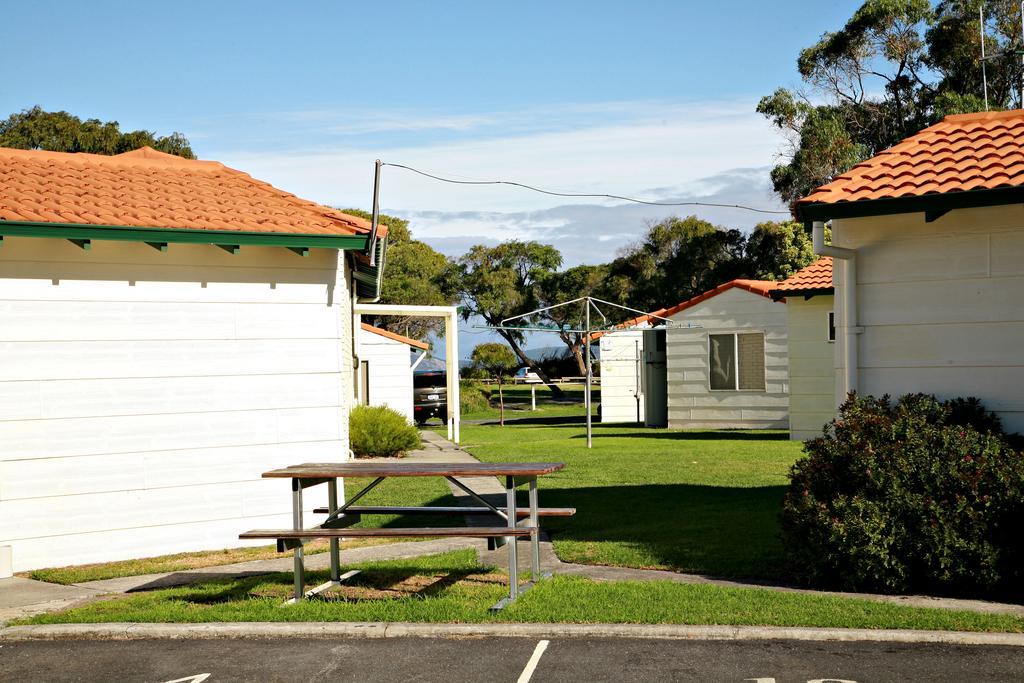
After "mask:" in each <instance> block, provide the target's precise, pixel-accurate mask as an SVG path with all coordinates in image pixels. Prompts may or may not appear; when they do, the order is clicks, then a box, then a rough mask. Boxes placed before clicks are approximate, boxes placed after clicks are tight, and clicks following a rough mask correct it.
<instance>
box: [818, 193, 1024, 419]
mask: <svg viewBox="0 0 1024 683" xmlns="http://www.w3.org/2000/svg"><path fill="white" fill-rule="evenodd" d="M832 239H833V243H835V244H836V245H838V246H842V247H849V248H852V249H856V250H857V254H858V255H857V269H858V285H857V295H858V302H859V323H860V325H861V326H862V327H863V330H864V331H863V332H862V333H861V334H860V335H859V339H858V353H859V362H858V370H857V376H858V383H859V390H860V392H861V393H864V394H871V395H875V396H880V395H882V394H886V393H888V394H891V395H893V396H894V397H896V396H899V395H901V394H905V393H909V392H918V391H922V392H927V393H933V394H936V395H937V396H939V397H940V398H953V397H957V396H977V397H978V398H980V399H982V401H983V402H984V404H985V406H986V407H987V408H988V409H989V410H993V411H995V412H996V413H998V414H999V416H1000V417H1001V418H1002V420H1003V423H1004V427H1005V428H1006V429H1008V430H1009V431H1019V432H1024V393H1022V392H1021V387H1022V386H1024V351H1022V349H1024V214H1022V213H1021V209H1020V206H1005V207H991V208H981V209H964V210H958V211H952V212H950V213H948V214H946V215H945V216H942V217H941V218H939V219H938V220H936V221H933V222H931V223H926V222H925V221H924V214H920V213H918V214H904V215H899V216H885V217H878V218H860V219H849V220H841V221H840V220H837V221H834V222H833V226H832ZM837 263H838V262H837ZM836 271H837V275H836V278H837V288H836V304H837V312H836V316H837V321H838V320H840V319H841V317H840V316H841V311H840V310H838V309H841V303H840V302H841V298H842V297H841V296H840V292H841V289H840V288H841V287H842V286H843V283H842V275H841V269H839V268H837V269H836ZM837 346H839V347H840V348H837V349H836V351H837V356H836V358H837V359H838V365H839V366H840V368H839V369H838V370H837V373H841V372H842V368H841V365H842V359H843V357H844V356H843V355H842V349H841V336H840V338H839V340H837ZM837 376H841V374H839V375H837ZM841 386H842V383H841V382H837V391H841V388H839V387H841ZM836 398H837V400H841V398H842V397H840V396H837V397H836Z"/></svg>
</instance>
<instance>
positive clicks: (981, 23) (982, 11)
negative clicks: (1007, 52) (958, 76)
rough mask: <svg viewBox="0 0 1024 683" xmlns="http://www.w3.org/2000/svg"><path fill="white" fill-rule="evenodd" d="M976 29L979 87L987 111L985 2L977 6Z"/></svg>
mask: <svg viewBox="0 0 1024 683" xmlns="http://www.w3.org/2000/svg"><path fill="white" fill-rule="evenodd" d="M978 29H979V30H980V32H981V88H982V92H983V93H984V94H985V111H988V73H987V72H986V71H985V3H984V2H983V3H981V7H979V8H978Z"/></svg>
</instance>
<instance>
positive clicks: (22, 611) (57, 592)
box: [0, 576, 98, 622]
mask: <svg viewBox="0 0 1024 683" xmlns="http://www.w3.org/2000/svg"><path fill="white" fill-rule="evenodd" d="M97 594H98V593H97V591H95V590H93V589H91V588H86V587H82V586H62V585H59V584H55V583H46V582H45V581H35V580H33V579H26V578H23V577H20V576H12V577H10V578H7V579H0V622H6V621H10V620H11V619H20V618H22V617H28V616H32V615H33V614H40V613H42V612H49V611H51V610H57V609H64V608H66V607H70V606H72V605H75V604H78V603H79V602H81V601H83V600H88V599H91V598H93V597H95V596H96V595H97Z"/></svg>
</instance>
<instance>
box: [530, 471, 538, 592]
mask: <svg viewBox="0 0 1024 683" xmlns="http://www.w3.org/2000/svg"><path fill="white" fill-rule="evenodd" d="M530 527H532V529H533V531H532V532H531V533H530V555H531V557H530V581H532V582H536V581H539V580H540V517H539V515H538V514H537V477H531V478H530Z"/></svg>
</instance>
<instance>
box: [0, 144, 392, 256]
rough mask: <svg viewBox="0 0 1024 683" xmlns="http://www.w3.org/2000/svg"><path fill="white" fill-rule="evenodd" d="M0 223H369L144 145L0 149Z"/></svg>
mask: <svg viewBox="0 0 1024 683" xmlns="http://www.w3.org/2000/svg"><path fill="white" fill-rule="evenodd" d="M3 220H7V221H27V222H36V223H68V224H78V225H114V226H127V227H139V228H171V229H188V230H226V231H238V232H247V233H285V234H300V235H322V236H334V235H355V234H365V233H368V232H369V230H370V223H369V221H366V220H363V219H362V218H358V217H356V216H350V215H348V214H345V213H342V212H341V211H337V210H335V209H331V208H329V207H326V206H321V205H319V204H315V203H313V202H311V201H307V200H305V199H300V198H298V197H296V196H295V195H293V194H290V193H288V192H284V191H282V190H279V189H277V188H275V187H273V186H272V185H270V184H268V183H265V182H262V181H260V180H256V179H255V178H253V177H252V176H250V175H249V174H247V173H243V172H241V171H236V170H234V169H232V168H228V167H227V166H225V165H224V164H221V163H219V162H216V161H196V160H190V159H182V158H181V157H177V156H173V155H170V154H164V153H162V152H157V151H156V150H154V149H151V148H149V147H143V148H141V149H137V150H135V151H132V152H126V153H124V154H118V155H116V156H103V155H99V154H68V153H63V152H43V151H37V150H21V149H8V148H0V221H3ZM385 229H386V228H385ZM381 234H383V231H382V233H381Z"/></svg>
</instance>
